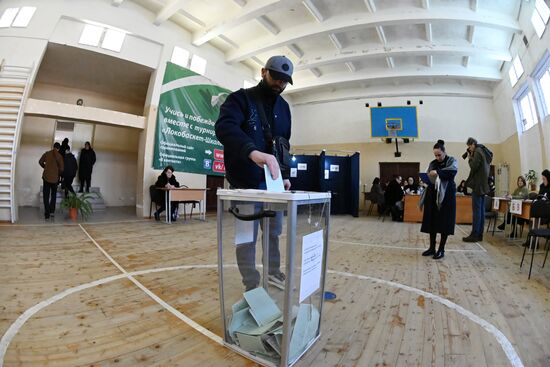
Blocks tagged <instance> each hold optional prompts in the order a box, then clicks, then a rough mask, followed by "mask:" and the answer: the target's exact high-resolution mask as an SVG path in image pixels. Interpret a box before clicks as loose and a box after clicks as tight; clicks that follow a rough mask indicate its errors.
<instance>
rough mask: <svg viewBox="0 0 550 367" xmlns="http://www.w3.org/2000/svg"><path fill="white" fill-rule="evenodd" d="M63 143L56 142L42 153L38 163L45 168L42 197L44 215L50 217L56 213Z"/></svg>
mask: <svg viewBox="0 0 550 367" xmlns="http://www.w3.org/2000/svg"><path fill="white" fill-rule="evenodd" d="M60 147H61V145H60V144H59V143H55V144H54V145H53V149H52V150H50V151H48V152H46V153H44V154H42V157H40V160H39V161H38V164H39V165H40V167H42V168H44V172H42V198H43V200H44V217H45V218H46V219H49V218H50V216H53V215H54V213H55V200H56V198H57V183H58V182H59V176H60V175H61V174H62V173H63V157H62V156H61V154H59V148H60Z"/></svg>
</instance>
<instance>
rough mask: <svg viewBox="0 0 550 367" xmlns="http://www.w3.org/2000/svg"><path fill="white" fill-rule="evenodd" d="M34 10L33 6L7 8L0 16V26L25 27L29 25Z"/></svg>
mask: <svg viewBox="0 0 550 367" xmlns="http://www.w3.org/2000/svg"><path fill="white" fill-rule="evenodd" d="M35 11H36V8H35V7H34V6H23V7H21V8H7V9H6V10H4V13H3V14H2V16H1V17H0V28H7V27H26V26H28V25H29V23H30V21H31V18H32V16H33V15H34V12H35Z"/></svg>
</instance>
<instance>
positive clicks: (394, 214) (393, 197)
mask: <svg viewBox="0 0 550 367" xmlns="http://www.w3.org/2000/svg"><path fill="white" fill-rule="evenodd" d="M402 180H403V179H402V177H401V176H399V175H394V176H393V180H391V182H390V183H389V184H388V187H387V188H386V192H385V193H384V201H385V204H386V206H387V207H388V208H389V209H390V211H391V219H392V220H393V221H394V222H400V221H402V220H403V218H402V217H403V205H402V200H403V197H404V196H405V193H404V192H403V189H402V188H401V181H402Z"/></svg>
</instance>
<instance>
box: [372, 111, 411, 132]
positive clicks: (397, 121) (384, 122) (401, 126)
mask: <svg viewBox="0 0 550 367" xmlns="http://www.w3.org/2000/svg"><path fill="white" fill-rule="evenodd" d="M370 116H371V134H372V137H373V138H418V123H417V112H416V106H392V107H371V109H370Z"/></svg>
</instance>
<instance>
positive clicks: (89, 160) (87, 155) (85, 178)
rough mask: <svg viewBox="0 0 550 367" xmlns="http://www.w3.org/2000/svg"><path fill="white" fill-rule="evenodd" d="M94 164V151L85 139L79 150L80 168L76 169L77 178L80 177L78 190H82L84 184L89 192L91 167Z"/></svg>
mask: <svg viewBox="0 0 550 367" xmlns="http://www.w3.org/2000/svg"><path fill="white" fill-rule="evenodd" d="M94 164H95V152H94V150H93V149H92V146H91V145H90V142H89V141H87V142H86V143H85V144H84V149H82V150H81V151H80V164H79V167H80V169H79V170H78V178H79V179H80V190H79V191H78V192H83V191H84V186H86V192H90V184H91V181H92V169H93V168H94Z"/></svg>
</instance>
